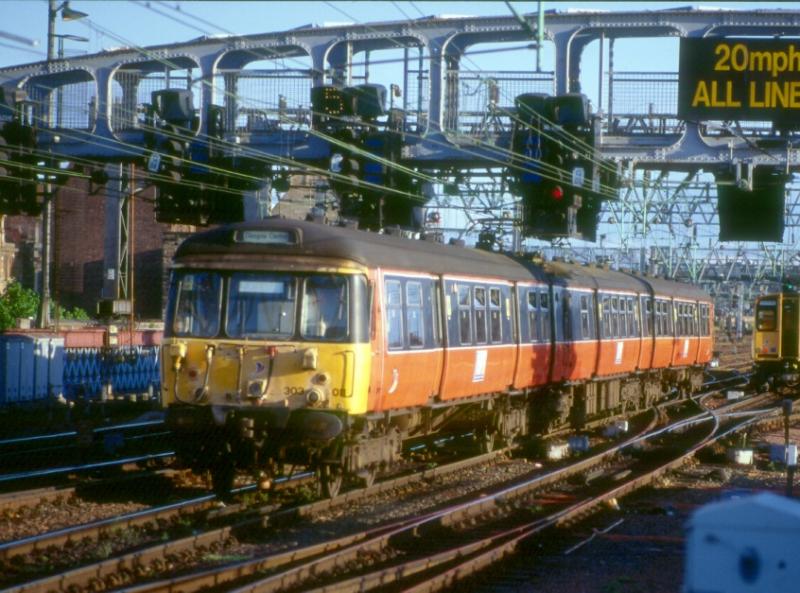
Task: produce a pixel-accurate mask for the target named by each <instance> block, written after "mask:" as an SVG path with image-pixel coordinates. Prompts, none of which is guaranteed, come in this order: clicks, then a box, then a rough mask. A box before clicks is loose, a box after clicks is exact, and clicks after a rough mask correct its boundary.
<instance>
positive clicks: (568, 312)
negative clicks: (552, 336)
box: [561, 291, 572, 340]
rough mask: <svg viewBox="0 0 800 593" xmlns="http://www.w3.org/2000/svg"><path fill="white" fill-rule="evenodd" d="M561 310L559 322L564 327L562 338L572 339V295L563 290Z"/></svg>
mask: <svg viewBox="0 0 800 593" xmlns="http://www.w3.org/2000/svg"><path fill="white" fill-rule="evenodd" d="M561 302H562V303H563V310H562V311H561V323H562V327H563V329H564V339H565V340H572V296H571V295H570V293H569V292H567V291H564V298H563V299H562V301H561Z"/></svg>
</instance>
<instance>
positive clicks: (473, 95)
mask: <svg viewBox="0 0 800 593" xmlns="http://www.w3.org/2000/svg"><path fill="white" fill-rule="evenodd" d="M446 76H447V85H446V87H445V88H446V89H447V90H446V91H445V93H446V94H445V97H446V100H445V105H446V108H445V128H446V129H447V130H452V131H458V132H459V133H462V134H469V135H481V134H485V133H489V132H498V131H502V130H503V129H505V130H509V129H510V127H511V126H512V125H513V122H512V119H511V114H510V113H509V111H513V108H514V98H515V97H517V95H521V94H524V93H548V94H553V92H554V90H555V74H554V73H553V72H516V71H494V72H490V71H480V72H478V71H470V70H450V71H448V72H447V73H446Z"/></svg>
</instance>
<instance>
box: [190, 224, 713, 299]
mask: <svg viewBox="0 0 800 593" xmlns="http://www.w3.org/2000/svg"><path fill="white" fill-rule="evenodd" d="M294 229H298V230H299V231H300V233H301V235H302V237H301V241H300V242H299V243H298V244H295V245H287V246H281V245H274V244H272V245H263V244H257V243H242V242H236V241H234V234H235V233H236V231H242V230H294ZM259 253H263V254H281V255H298V256H311V257H333V258H341V259H349V260H352V261H355V262H357V263H359V264H362V265H365V266H370V267H375V266H379V267H382V268H388V269H397V270H406V271H416V272H429V273H433V274H459V275H481V276H489V277H494V278H504V279H508V280H518V281H531V280H533V281H537V280H538V281H549V282H555V283H556V284H563V285H566V286H582V287H584V288H596V287H598V286H602V287H603V288H608V289H617V290H629V291H635V292H649V290H648V289H647V287H646V284H644V283H648V282H649V283H651V284H652V285H653V286H654V288H655V292H656V293H668V294H678V295H681V296H687V297H690V296H691V297H699V296H704V293H703V292H702V291H701V290H700V289H698V288H697V287H695V286H692V285H688V284H680V283H677V282H672V281H668V280H662V279H655V278H643V277H640V276H635V275H633V274H627V273H624V272H617V271H613V270H607V269H603V268H598V267H592V266H581V265H578V264H570V263H565V262H547V263H545V264H542V263H541V262H536V261H534V260H533V259H531V258H524V257H518V256H509V255H505V254H501V253H492V252H489V251H483V250H480V249H472V248H468V247H458V246H454V245H442V244H441V243H434V242H430V241H418V240H412V239H405V238H403V237H396V236H390V235H382V234H378V233H373V232H366V231H359V230H353V229H346V228H342V227H333V226H329V225H323V224H318V223H314V222H307V221H301V220H290V219H285V218H277V217H275V218H268V219H265V220H262V221H256V222H245V223H237V224H231V225H225V226H221V227H217V228H215V229H211V230H208V231H204V232H201V233H197V234H195V235H192V236H191V237H189V238H188V239H186V240H185V241H184V242H183V243H181V245H180V246H179V247H178V250H177V251H176V253H175V259H176V260H180V259H182V258H184V257H191V256H217V255H218V256H225V255H233V254H251V255H256V254H259ZM659 289H660V290H659Z"/></svg>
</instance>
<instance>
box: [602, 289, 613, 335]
mask: <svg viewBox="0 0 800 593" xmlns="http://www.w3.org/2000/svg"><path fill="white" fill-rule="evenodd" d="M602 306H603V337H604V338H610V337H611V300H610V299H609V298H608V297H607V296H604V297H603V304H602Z"/></svg>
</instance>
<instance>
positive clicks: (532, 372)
mask: <svg viewBox="0 0 800 593" xmlns="http://www.w3.org/2000/svg"><path fill="white" fill-rule="evenodd" d="M516 291H517V306H518V313H517V314H518V316H519V317H518V319H519V339H518V341H519V344H520V345H519V350H518V360H517V364H516V371H515V374H514V382H513V385H514V388H515V389H524V388H526V387H539V386H542V385H545V384H547V383H548V382H549V381H550V365H551V363H552V358H553V354H552V349H551V345H550V333H551V322H550V290H549V287H548V285H547V284H520V285H518V286H517V287H516Z"/></svg>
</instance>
